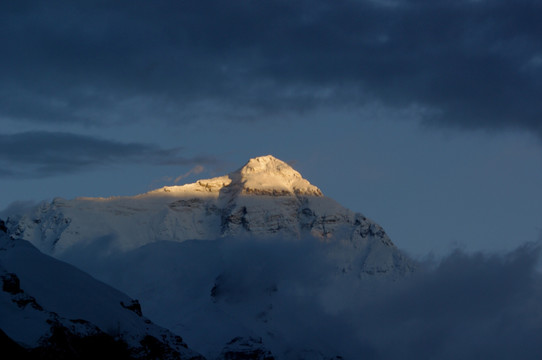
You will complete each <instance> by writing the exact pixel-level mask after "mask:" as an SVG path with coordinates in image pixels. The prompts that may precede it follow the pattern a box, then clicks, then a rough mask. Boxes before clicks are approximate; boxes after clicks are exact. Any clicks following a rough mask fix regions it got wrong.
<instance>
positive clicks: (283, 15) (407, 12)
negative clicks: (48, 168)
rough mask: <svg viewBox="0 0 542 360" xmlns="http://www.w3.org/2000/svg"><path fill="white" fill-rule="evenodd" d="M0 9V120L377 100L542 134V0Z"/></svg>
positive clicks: (241, 113)
mask: <svg viewBox="0 0 542 360" xmlns="http://www.w3.org/2000/svg"><path fill="white" fill-rule="evenodd" d="M0 6H1V7H2V9H0V10H1V11H0V14H1V15H0V34H2V35H0V36H1V39H2V44H3V45H2V46H3V52H4V53H5V54H9V56H4V57H2V59H1V60H0V65H1V66H0V77H1V78H2V82H1V84H0V95H1V96H0V117H1V118H4V119H11V120H17V121H20V120H26V121H34V122H81V123H100V122H122V121H132V120H141V121H143V119H146V118H148V117H149V115H150V114H152V115H153V119H155V121H156V119H158V120H160V119H161V120H167V121H170V122H182V121H187V120H190V119H194V118H197V117H205V116H220V117H222V118H229V117H234V118H249V119H252V118H256V117H260V116H264V115H266V114H284V113H290V112H292V111H293V112H296V111H305V110H307V109H313V108H317V107H319V106H331V107H334V106H340V107H344V106H345V105H347V106H354V107H357V106H362V105H363V104H366V103H374V102H376V103H380V104H383V105H384V106H390V107H396V108H404V107H416V108H419V109H422V110H423V114H424V115H425V120H426V121H427V122H429V123H432V124H436V125H444V126H452V127H459V128H484V129H501V128H519V129H523V130H528V131H531V132H533V133H535V134H538V135H540V134H542V124H541V122H540V116H541V114H542V105H541V103H540V101H539V99H540V98H542V85H541V84H542V45H540V41H539V40H540V38H542V25H541V24H540V21H539V19H538V17H537V14H539V13H541V12H542V4H541V3H540V2H537V1H532V0H519V1H514V2H510V1H505V0H492V1H470V0H461V1H453V2H450V1H445V0H438V1H426V0H406V1H377V0H366V1H342V2H328V1H323V0H316V1H296V2H291V1H272V2H271V1H270V2H262V1H243V2H240V3H235V4H233V3H231V2H221V1H215V0H209V1H198V2H188V3H187V2H174V1H158V2H152V3H149V2H144V1H135V2H134V1H130V2H127V1H118V2H114V3H111V2H101V3H96V2H86V1H84V2H77V3H73V2H68V1H53V2H48V3H47V5H44V4H42V3H39V2H34V3H33V2H25V3H24V5H23V4H19V3H16V4H15V3H9V2H8V3H5V4H2V5H0Z"/></svg>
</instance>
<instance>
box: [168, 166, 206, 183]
mask: <svg viewBox="0 0 542 360" xmlns="http://www.w3.org/2000/svg"><path fill="white" fill-rule="evenodd" d="M204 170H205V168H204V167H203V166H201V165H196V166H194V167H193V168H192V169H190V170H189V171H188V172H186V173H184V174H182V175H179V176H177V178H176V179H175V181H174V183H175V184H177V183H178V182H179V181H181V180H182V179H184V178H187V177H188V176H190V175H197V174H201V173H202V172H203V171H204Z"/></svg>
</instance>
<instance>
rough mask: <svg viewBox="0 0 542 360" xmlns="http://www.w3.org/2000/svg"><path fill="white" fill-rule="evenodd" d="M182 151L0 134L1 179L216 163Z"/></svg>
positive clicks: (54, 135) (57, 135)
mask: <svg viewBox="0 0 542 360" xmlns="http://www.w3.org/2000/svg"><path fill="white" fill-rule="evenodd" d="M181 150H182V149H180V148H175V149H162V148H160V147H157V146H155V145H149V144H141V143H121V142H117V141H111V140H105V139H100V138H95V137H92V136H86V135H79V134H71V133H63V132H26V133H18V134H10V135H1V134H0V165H1V168H2V169H1V170H0V178H2V177H15V178H31V177H34V178H35V177H47V176H53V175H61V174H70V173H75V172H81V171H85V170H89V169H92V168H96V167H99V166H106V165H111V164H115V163H136V164H137V163H142V164H153V165H194V164H206V163H212V162H213V161H214V160H213V159H212V158H205V157H194V158H187V157H183V156H181V155H180V153H181V152H182V151H181Z"/></svg>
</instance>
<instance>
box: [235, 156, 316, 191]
mask: <svg viewBox="0 0 542 360" xmlns="http://www.w3.org/2000/svg"><path fill="white" fill-rule="evenodd" d="M229 176H230V178H232V185H233V186H239V187H241V189H242V193H243V194H257V195H292V194H295V195H309V196H322V192H321V191H320V189H318V188H317V187H316V186H314V185H311V183H310V182H308V181H307V180H305V179H303V177H302V176H301V174H300V173H299V172H297V171H296V170H294V169H293V168H292V167H291V166H290V165H288V164H287V163H285V162H284V161H281V160H279V159H277V158H275V157H274V156H272V155H267V156H260V157H256V158H253V159H250V160H249V161H248V162H247V163H246V165H245V166H243V167H242V168H240V169H239V170H237V171H235V172H233V173H231V174H230V175H229Z"/></svg>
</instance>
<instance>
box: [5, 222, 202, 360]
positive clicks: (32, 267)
mask: <svg viewBox="0 0 542 360" xmlns="http://www.w3.org/2000/svg"><path fill="white" fill-rule="evenodd" d="M0 279H1V281H2V291H0V329H2V330H3V331H4V332H5V333H6V335H7V336H9V337H10V338H11V339H13V340H14V341H16V342H17V343H19V344H21V345H23V347H25V348H36V347H39V346H43V345H44V344H46V343H47V341H49V339H50V338H51V336H52V335H53V334H54V332H55V331H58V329H59V328H62V329H63V331H66V332H68V333H70V334H71V335H73V336H77V337H81V338H84V337H88V336H93V335H100V334H107V335H109V336H111V337H112V338H115V339H116V340H122V341H123V342H125V343H126V344H127V345H128V346H129V349H130V352H131V355H132V356H134V357H141V358H146V356H147V355H148V349H146V348H145V346H144V345H143V344H142V341H143V340H144V339H145V338H146V337H149V336H151V337H153V338H154V339H155V340H156V341H157V342H158V343H161V344H163V346H164V348H167V349H168V351H170V352H171V354H170V356H165V355H162V356H164V357H165V358H170V359H196V358H199V355H198V354H197V353H196V352H194V351H192V350H190V349H188V348H187V347H186V344H185V343H184V342H183V341H182V339H181V338H180V337H178V336H176V335H174V334H173V333H171V332H170V331H168V330H166V329H163V328H161V327H159V326H157V325H155V324H153V323H152V322H151V321H150V320H148V319H147V318H146V317H143V316H142V314H141V312H140V307H139V306H138V303H137V302H134V301H133V300H132V299H130V298H129V297H128V296H126V295H125V294H123V293H121V292H120V291H118V290H116V289H114V288H112V287H111V286H108V285H106V284H104V283H102V282H99V281H97V280H95V279H94V278H92V277H91V276H89V275H87V274H85V273H83V272H82V271H80V270H78V269H76V268H74V267H73V266H71V265H68V264H66V263H63V262H61V261H59V260H56V259H53V258H51V257H50V256H47V255H44V254H42V253H41V252H39V251H38V250H37V249H36V248H35V247H34V246H32V245H31V244H30V243H28V242H27V241H23V240H13V239H10V238H9V237H8V236H7V235H6V234H5V233H4V232H2V231H0ZM147 339H148V338H147Z"/></svg>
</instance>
